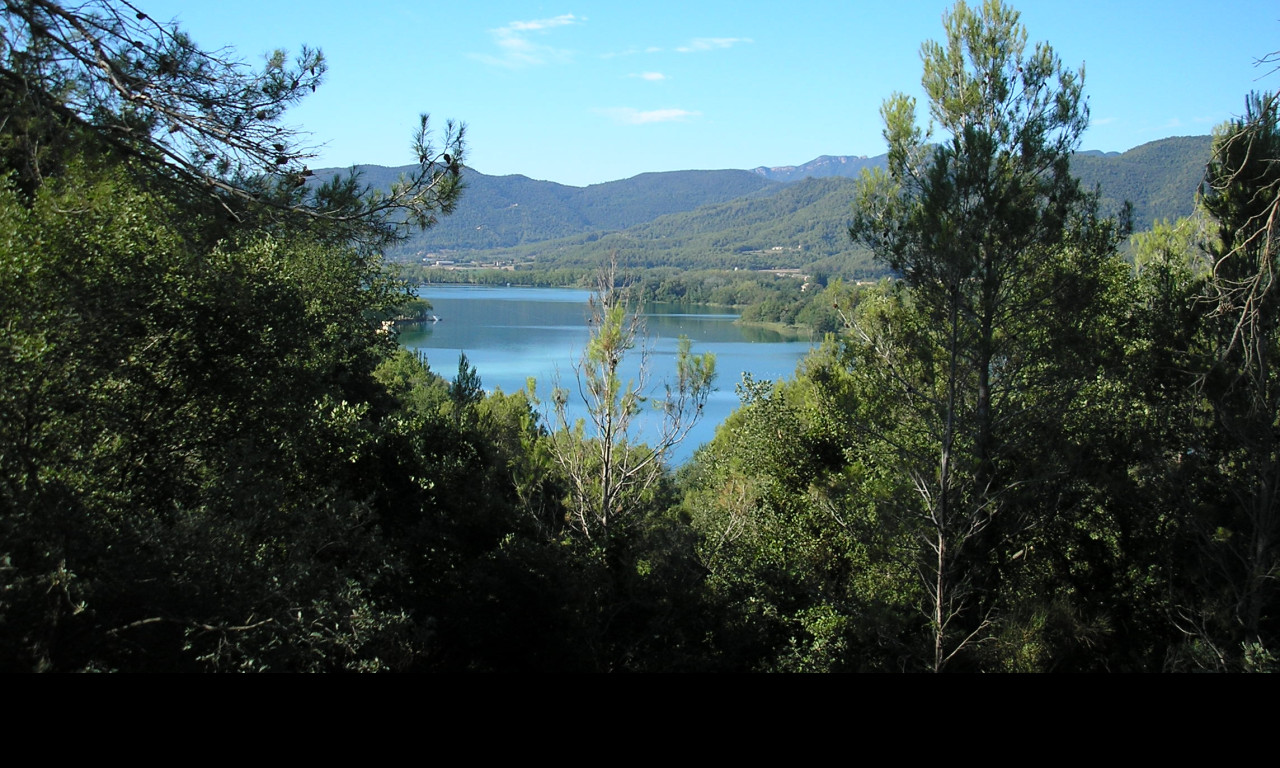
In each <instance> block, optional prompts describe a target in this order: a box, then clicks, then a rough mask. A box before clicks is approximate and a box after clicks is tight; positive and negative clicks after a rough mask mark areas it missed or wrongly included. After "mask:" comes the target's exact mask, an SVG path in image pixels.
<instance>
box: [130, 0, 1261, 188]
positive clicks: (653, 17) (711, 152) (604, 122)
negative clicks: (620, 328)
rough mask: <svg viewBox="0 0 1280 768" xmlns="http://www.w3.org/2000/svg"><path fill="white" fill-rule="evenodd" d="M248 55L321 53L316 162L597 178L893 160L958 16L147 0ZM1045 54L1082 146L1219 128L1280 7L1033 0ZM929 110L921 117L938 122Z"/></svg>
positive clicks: (934, 9) (300, 117)
mask: <svg viewBox="0 0 1280 768" xmlns="http://www.w3.org/2000/svg"><path fill="white" fill-rule="evenodd" d="M136 4H137V5H138V6H139V7H140V8H142V9H143V10H146V11H147V12H148V13H151V14H152V15H153V16H155V17H156V18H160V19H176V20H178V21H179V22H180V24H181V26H182V27H183V28H184V29H185V30H186V31H187V32H188V33H189V34H190V35H191V36H192V37H193V38H194V39H195V40H196V42H197V43H199V44H200V45H201V46H203V47H205V48H220V47H223V46H229V47H232V48H234V49H235V50H236V52H237V55H238V56H239V57H240V58H241V59H243V60H245V61H247V62H250V63H255V64H256V63H260V62H261V61H262V60H263V56H264V55H265V54H266V53H268V52H269V51H271V50H274V49H276V48H284V49H286V50H290V51H296V50H297V49H298V48H299V47H300V46H301V45H302V44H304V43H305V44H307V45H310V46H313V47H319V48H321V49H322V50H323V51H324V53H325V56H326V58H327V59H328V62H329V73H328V76H327V78H326V82H325V84H324V85H322V86H321V88H320V89H319V91H317V92H316V93H315V94H314V95H313V96H311V97H309V98H308V99H307V101H306V102H304V103H303V104H302V105H300V106H299V107H297V108H296V109H295V110H294V111H293V112H292V113H291V116H290V120H289V122H290V123H292V124H294V125H297V126H300V127H302V128H305V129H306V130H307V131H309V132H310V133H311V134H312V136H313V139H314V142H315V143H316V144H317V145H322V146H320V149H319V157H317V158H316V159H315V161H314V162H312V163H311V165H312V167H324V166H335V165H336V166H345V165H351V164H353V163H375V164H380V165H390V166H396V165H405V164H407V163H409V162H411V161H412V158H411V156H410V152H409V140H410V137H411V134H412V131H413V128H414V127H415V125H416V123H417V116H418V114H419V113H421V112H429V113H430V114H431V116H432V119H433V121H438V122H440V123H443V121H444V120H445V119H446V118H454V119H457V120H461V121H463V122H465V123H466V124H467V127H468V132H469V134H468V135H469V139H470V141H469V146H470V152H469V155H468V157H467V164H468V165H470V166H472V167H474V168H476V169H477V170H479V171H482V172H484V173H488V174H511V173H519V174H524V175H526V176H530V177H533V178H536V179H546V180H551V181H558V182H561V183H565V184H573V185H579V186H581V185H585V184H594V183H599V182H603V181H609V180H613V179H619V178H626V177H629V176H634V175H635V174H638V173H643V172H645V171H668V170H681V169H689V168H699V169H713V168H752V167H755V166H758V165H771V166H772V165H793V164H799V163H803V162H806V161H808V160H811V159H813V158H814V157H817V156H818V155H823V154H829V155H877V154H880V153H882V152H884V149H885V147H884V140H883V138H882V137H881V135H880V131H881V127H882V126H881V121H880V116H879V108H880V104H881V102H882V101H883V100H884V99H885V97H887V96H889V95H890V94H891V93H892V92H894V91H903V92H906V93H909V94H913V95H917V96H919V95H920V94H921V91H920V73H921V63H920V55H919V51H920V44H921V43H922V42H923V41H925V40H927V39H935V40H936V39H941V37H942V34H943V30H942V22H941V19H942V15H943V13H944V12H945V11H947V10H948V9H949V8H951V7H952V5H953V3H952V2H942V1H939V0H899V2H897V3H883V2H839V3H836V2H809V1H807V0H793V1H792V2H755V1H753V0H736V1H734V2H703V1H702V0H684V2H668V1H667V0H649V2H645V3H616V2H593V1H583V0H555V2H550V3H548V2H484V1H483V0H482V1H481V2H476V3H465V2H464V3H458V2H451V3H444V2H435V1H434V0H416V1H414V2H400V1H399V0H370V2H367V3H364V4H359V3H353V2H350V0H343V1H342V2H338V1H337V0H310V1H308V2H300V1H297V0H256V1H252V2H251V1H249V0H220V1H219V2H210V1H209V0H136ZM1011 4H1012V5H1013V7H1015V8H1017V9H1018V10H1019V11H1021V12H1022V22H1023V24H1024V25H1025V26H1026V27H1027V30H1028V34H1029V38H1030V40H1031V41H1032V42H1035V41H1042V40H1043V41H1047V42H1049V43H1050V44H1051V45H1052V46H1053V48H1054V50H1055V51H1056V52H1057V53H1058V55H1059V56H1060V57H1061V58H1062V60H1063V62H1064V63H1065V64H1067V65H1068V66H1070V67H1071V68H1073V69H1074V68H1078V67H1079V66H1080V65H1081V64H1082V63H1083V64H1084V65H1085V92H1086V94H1087V95H1088V96H1089V103H1090V107H1091V112H1092V124H1091V126H1090V128H1089V130H1088V132H1087V133H1086V134H1085V137H1084V141H1083V142H1082V146H1083V148H1085V149H1101V150H1106V151H1122V150H1125V149H1129V148H1132V147H1134V146H1137V145H1139V144H1143V143H1145V142H1148V141H1153V140H1155V139H1159V138H1164V137H1167V136H1179V135H1192V134H1206V133H1209V132H1211V131H1212V129H1213V127H1214V126H1215V125H1216V124H1218V123H1221V122H1222V121H1224V120H1227V119H1229V118H1230V117H1232V116H1235V115H1238V114H1239V113H1240V112H1241V111H1242V110H1243V107H1244V98H1245V95H1246V94H1247V93H1248V92H1249V91H1250V90H1280V73H1276V74H1268V73H1269V72H1270V70H1271V68H1270V67H1266V66H1262V67H1259V66H1256V65H1255V62H1256V61H1257V59H1259V58H1261V57H1263V56H1265V55H1266V54H1268V53H1269V52H1272V51H1276V50H1280V3H1276V2H1275V0H1265V1H1261V0H1258V1H1255V0H1226V1H1225V2H1220V3H1207V2H1204V0H1197V1H1196V2H1190V1H1188V2H1184V1H1183V0H1165V2H1162V3H1151V2H1132V1H1130V0H1110V1H1109V2H1099V1H1095V0H1076V1H1075V2H1071V3H1065V2H1061V1H1060V0H1059V1H1056V2H1049V1H1044V0H1034V1H1033V0H1024V1H1023V2H1013V3H1011ZM922 113H923V110H922Z"/></svg>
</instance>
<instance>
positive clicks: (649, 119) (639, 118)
mask: <svg viewBox="0 0 1280 768" xmlns="http://www.w3.org/2000/svg"><path fill="white" fill-rule="evenodd" d="M596 111H597V112H599V113H600V114H602V115H608V116H609V117H611V118H613V120H614V122H617V123H622V124H623V125H644V124H646V123H671V122H677V121H681V120H686V119H688V118H690V117H697V116H698V115H701V114H702V113H701V112H694V111H691V110H687V109H650V110H647V111H642V110H639V109H635V108H634V107H614V108H612V109H598V110H596Z"/></svg>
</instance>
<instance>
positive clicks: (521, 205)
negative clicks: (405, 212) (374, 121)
mask: <svg viewBox="0 0 1280 768" xmlns="http://www.w3.org/2000/svg"><path fill="white" fill-rule="evenodd" d="M1211 142H1212V139H1211V137H1209V136H1178V137H1171V138H1168V139H1161V140H1159V141H1153V142H1149V143H1147V144H1143V145H1141V146H1138V147H1134V148H1133V149H1131V150H1129V151H1127V152H1123V153H1116V152H1100V151H1095V150H1089V151H1082V152H1079V153H1077V154H1076V155H1075V157H1074V158H1073V160H1072V169H1073V171H1074V172H1075V173H1076V174H1077V175H1078V176H1079V177H1080V179H1081V181H1082V182H1083V183H1084V185H1085V186H1086V187H1088V188H1093V187H1095V186H1097V187H1100V188H1101V190H1102V207H1103V212H1104V213H1105V214H1110V213H1114V212H1116V211H1118V210H1119V208H1120V206H1121V204H1122V203H1123V201H1124V200H1129V201H1131V202H1132V203H1133V206H1134V228H1135V230H1136V231H1141V230H1144V229H1148V228H1150V226H1151V225H1152V223H1154V222H1155V221H1157V220H1159V219H1164V218H1169V219H1172V218H1177V217H1179V216H1186V215H1188V214H1190V213H1191V211H1192V209H1193V207H1194V204H1195V194H1196V189H1197V187H1198V186H1199V184H1200V181H1201V179H1202V178H1203V175H1204V168H1205V164H1206V163H1207V162H1208V160H1209V153H1210V147H1211ZM885 165H886V156H885V155H878V156H875V157H865V156H853V155H823V156H821V157H818V158H815V159H813V160H810V161H809V162H807V163H804V164H802V165H795V166H774V167H766V166H760V167H758V168H754V169H751V170H721V171H669V172H662V173H642V174H640V175H638V176H633V177H632V178H629V179H621V180H618V181H610V182H606V183H603V184H593V185H591V186H588V187H571V186H567V185H564V184H557V183H555V182H550V181H537V180H534V179H530V178H528V177H527V176H520V175H510V176H488V175H486V174H483V173H480V172H479V171H476V170H474V169H471V168H467V169H466V170H464V172H463V173H464V179H465V181H466V183H467V190H466V192H465V193H464V194H463V198H462V202H461V203H460V204H459V205H458V208H457V211H456V212H455V213H454V214H453V215H451V216H448V217H446V218H444V219H441V221H440V223H439V224H438V225H437V226H436V227H434V228H432V229H430V230H428V231H427V232H422V233H416V234H415V235H414V236H412V237H411V238H410V239H409V240H408V241H406V242H405V243H403V244H400V245H399V246H397V247H396V248H395V249H394V250H393V251H392V252H391V253H389V254H388V255H390V256H392V257H395V258H412V259H414V260H415V261H416V260H419V259H421V258H426V257H428V256H430V255H431V254H443V253H453V254H457V255H458V258H465V259H467V260H470V259H473V258H475V259H481V260H485V259H488V258H490V257H494V256H496V255H498V254H501V255H503V256H508V257H509V256H533V257H536V258H538V259H539V261H540V263H545V262H544V261H543V260H544V259H550V260H552V261H559V260H561V259H566V260H569V261H572V262H575V263H581V262H582V261H583V260H584V259H589V258H597V257H598V256H599V255H600V253H599V252H601V251H602V250H603V249H607V248H620V249H622V250H635V251H636V255H637V257H638V258H642V259H643V260H646V261H652V262H654V263H664V264H669V265H670V264H704V263H709V262H713V261H714V262H716V263H719V264H731V263H735V259H737V258H739V257H740V256H741V255H742V254H744V253H748V252H754V251H755V250H756V249H765V250H767V251H768V252H775V251H774V249H782V251H781V253H786V254H790V255H789V256H788V258H789V260H792V261H795V260H800V259H804V258H807V257H809V256H813V257H817V256H819V255H821V254H825V255H828V256H830V255H835V254H846V255H847V254H848V252H849V250H850V249H851V248H852V244H847V245H848V247H846V243H844V241H843V240H842V239H841V233H842V232H843V230H844V227H845V226H846V224H847V219H848V216H849V206H850V205H851V204H852V201H853V187H852V185H851V182H849V180H850V179H851V178H853V177H856V176H858V175H859V174H860V173H861V172H862V171H863V170H864V169H866V168H875V167H881V168H883V167H885ZM360 170H361V172H362V173H363V175H364V181H365V183H367V184H370V185H371V186H374V187H378V188H386V187H388V186H390V184H391V183H392V182H393V181H394V180H395V179H396V178H398V177H399V176H400V174H401V173H403V172H405V171H407V170H409V168H408V167H405V168H385V167H381V166H361V167H360ZM332 172H333V169H330V170H328V171H327V172H326V171H321V172H318V173H317V176H319V177H321V178H324V177H326V176H328V175H329V174H331V173H332ZM806 179H810V180H823V179H830V180H832V181H837V180H838V181H843V182H846V183H843V184H827V185H808V186H806V187H805V189H804V190H803V194H787V195H783V194H782V192H783V191H784V190H788V189H791V188H792V187H793V186H794V185H797V184H801V183H802V182H804V180H806ZM793 249H794V250H793ZM668 251H670V252H668ZM641 252H643V254H644V256H643V257H642V256H641ZM800 254H804V255H803V256H801V255H800ZM753 263H754V262H753ZM744 266H745V263H744Z"/></svg>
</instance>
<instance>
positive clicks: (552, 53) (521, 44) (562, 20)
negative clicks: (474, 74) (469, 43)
mask: <svg viewBox="0 0 1280 768" xmlns="http://www.w3.org/2000/svg"><path fill="white" fill-rule="evenodd" d="M584 21H586V19H585V18H583V17H580V16H574V15H573V14H572V13H563V14H561V15H559V16H554V17H552V18H550V19H532V20H530V21H513V22H511V23H510V24H508V25H506V26H505V27H498V28H497V29H491V30H489V34H491V35H493V42H494V44H496V45H497V46H498V51H499V54H498V55H497V56H493V55H490V54H482V53H477V54H472V58H474V59H478V60H480V61H483V62H485V63H486V64H493V65H496V66H501V67H510V68H512V69H518V68H520V67H529V66H537V65H539V64H546V63H548V62H551V61H566V60H568V58H569V52H568V51H564V50H559V49H556V48H553V47H551V46H549V45H542V44H539V43H535V42H533V40H531V39H530V37H531V36H533V35H537V34H545V33H546V32H547V30H550V29H555V28H556V27H565V26H569V25H571V24H581V23H582V22H584Z"/></svg>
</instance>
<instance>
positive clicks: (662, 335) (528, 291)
mask: <svg viewBox="0 0 1280 768" xmlns="http://www.w3.org/2000/svg"><path fill="white" fill-rule="evenodd" d="M418 295H419V296H421V297H422V298H424V299H427V300H428V301H430V302H431V304H432V306H433V307H434V309H433V312H434V313H435V314H436V315H437V316H439V317H440V318H441V319H440V322H437V323H423V324H421V325H412V326H406V327H405V328H403V329H402V330H401V333H400V343H401V344H403V345H404V346H405V347H407V348H408V349H411V350H422V351H424V352H425V353H426V355H427V360H428V361H429V362H430V364H431V369H432V370H433V371H435V372H436V373H438V374H440V375H442V376H444V377H445V378H446V379H452V378H453V376H454V374H455V373H456V372H457V369H458V353H459V352H466V353H467V358H468V359H469V360H470V361H471V364H472V365H474V366H475V367H476V371H477V372H478V373H479V374H480V379H481V381H482V382H483V384H484V387H485V389H486V390H490V391H492V390H493V389H495V388H501V389H502V391H503V392H514V391H516V390H520V389H524V387H525V382H526V380H527V379H529V378H530V377H533V378H534V379H535V380H536V382H537V393H538V397H540V398H541V399H542V400H543V401H544V402H547V401H549V400H550V393H551V388H552V387H553V386H554V382H555V381H556V380H557V377H559V380H560V381H561V385H562V386H564V387H566V388H568V389H570V390H571V391H576V389H577V387H576V379H575V377H574V368H573V366H574V364H575V363H576V362H577V361H578V360H579V359H580V358H581V357H582V350H583V347H584V346H585V345H586V342H587V338H588V330H587V298H588V297H589V296H590V293H589V292H588V291H580V290H572V289H567V288H498V287H488V286H435V285H430V286H423V287H422V288H420V289H419V291H418ZM644 313H645V325H646V327H647V329H648V341H647V344H646V346H647V348H648V350H649V361H648V367H649V370H650V374H649V384H650V387H649V389H650V391H651V392H654V393H658V392H661V386H662V381H663V379H665V378H668V377H674V375H675V356H676V345H677V343H678V341H679V338H680V336H682V335H683V336H688V337H689V339H690V340H691V341H692V342H693V352H694V354H701V353H703V352H713V353H715V355H716V372H717V375H716V391H715V392H713V393H712V394H711V397H710V398H709V399H708V401H707V406H706V411H705V415H704V416H703V419H702V421H701V422H699V424H698V425H697V426H696V427H695V428H694V431H693V432H692V433H690V435H689V438H688V439H687V440H686V441H685V443H684V444H683V445H681V446H680V447H679V448H678V449H677V451H676V453H675V455H674V456H673V459H674V461H675V463H677V464H679V463H682V462H684V461H685V460H686V459H688V458H689V456H691V455H692V454H693V451H694V450H695V449H696V448H697V447H698V446H699V445H701V444H702V443H704V442H706V441H708V440H710V439H711V438H712V437H714V436H715V429H716V426H718V425H719V424H720V422H722V421H724V420H725V418H726V417H728V416H729V414H730V413H732V412H733V410H734V409H735V408H736V407H737V406H738V398H737V396H736V395H735V394H734V385H735V384H737V383H738V382H739V381H741V380H742V374H743V372H749V373H751V375H752V376H754V377H755V378H756V379H779V378H790V377H791V376H792V375H793V374H794V373H795V368H796V364H797V363H798V362H799V361H800V359H801V358H803V357H804V356H805V355H806V354H807V353H808V352H809V349H810V348H811V347H812V346H813V345H812V343H811V342H808V341H788V340H786V339H784V338H783V337H782V336H780V335H779V334H777V333H775V332H772V331H769V330H767V329H762V328H755V327H751V326H743V325H738V324H736V323H735V322H734V321H735V320H737V318H738V316H737V315H736V314H726V313H724V312H723V310H714V309H711V308H708V307H689V306H681V305H673V304H649V305H646V306H645V308H644ZM639 364H640V349H639V345H637V349H635V350H632V352H631V353H630V354H629V355H628V357H627V359H626V361H625V362H624V364H623V376H624V377H629V378H632V379H634V378H636V377H637V376H638V375H639ZM583 413H584V412H583V409H582V406H581V405H580V404H579V406H578V410H577V411H576V412H575V415H577V416H581V415H583ZM658 426H659V421H658V419H657V418H656V417H648V418H646V419H645V420H644V423H643V424H642V425H641V432H640V435H639V438H640V439H641V440H645V439H646V438H647V437H649V438H651V437H652V436H653V435H654V434H655V433H656V430H657V428H658Z"/></svg>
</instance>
